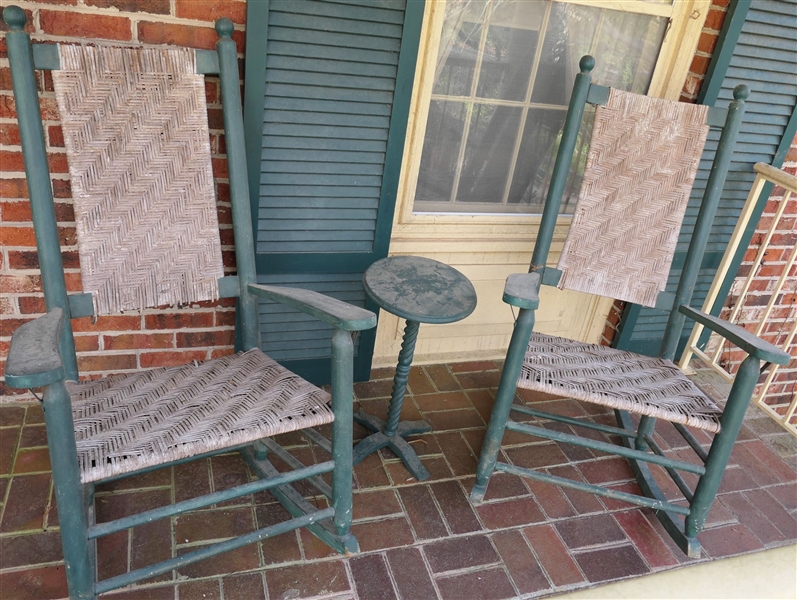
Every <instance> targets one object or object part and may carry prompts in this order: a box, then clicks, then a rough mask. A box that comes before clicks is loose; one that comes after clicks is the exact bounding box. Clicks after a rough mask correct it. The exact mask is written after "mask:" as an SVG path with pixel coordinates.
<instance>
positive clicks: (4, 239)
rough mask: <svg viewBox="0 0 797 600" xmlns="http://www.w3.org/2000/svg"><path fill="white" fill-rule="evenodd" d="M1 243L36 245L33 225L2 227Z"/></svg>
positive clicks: (4, 244)
mask: <svg viewBox="0 0 797 600" xmlns="http://www.w3.org/2000/svg"><path fill="white" fill-rule="evenodd" d="M0 244H2V245H3V246H30V247H34V246H36V235H35V234H34V233H33V227H32V226H30V227H13V226H12V227H5V226H3V227H0ZM3 289H7V288H5V287H4V288H3Z"/></svg>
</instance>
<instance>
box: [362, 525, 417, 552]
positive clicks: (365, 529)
mask: <svg viewBox="0 0 797 600" xmlns="http://www.w3.org/2000/svg"><path fill="white" fill-rule="evenodd" d="M351 532H352V533H353V534H354V535H355V537H356V538H357V539H358V540H359V542H360V550H362V551H363V552H371V551H372V550H384V549H385V548H398V547H401V546H408V545H410V544H412V543H413V541H414V539H413V535H412V531H411V530H410V526H409V524H408V523H407V520H406V519H404V518H398V519H385V520H383V521H368V522H366V523H355V524H354V525H352V528H351Z"/></svg>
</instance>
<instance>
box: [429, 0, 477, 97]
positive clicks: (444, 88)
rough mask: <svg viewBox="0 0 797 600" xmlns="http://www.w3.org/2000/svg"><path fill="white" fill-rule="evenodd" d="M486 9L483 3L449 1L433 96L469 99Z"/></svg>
mask: <svg viewBox="0 0 797 600" xmlns="http://www.w3.org/2000/svg"><path fill="white" fill-rule="evenodd" d="M486 10H487V3H486V2H469V1H467V0H452V1H450V2H449V3H447V4H446V15H445V20H444V22H443V32H442V35H441V36H440V49H439V50H438V52H437V69H436V70H435V82H434V87H433V88H432V93H433V94H439V95H442V96H470V93H471V86H472V85H473V74H474V73H475V71H476V58H477V56H478V54H479V44H480V43H481V36H482V25H481V21H482V20H483V18H484V13H485V11H486Z"/></svg>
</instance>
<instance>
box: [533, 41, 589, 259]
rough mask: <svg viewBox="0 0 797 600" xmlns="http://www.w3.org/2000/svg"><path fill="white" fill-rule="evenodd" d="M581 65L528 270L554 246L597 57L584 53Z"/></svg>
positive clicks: (545, 256) (546, 256) (579, 64)
mask: <svg viewBox="0 0 797 600" xmlns="http://www.w3.org/2000/svg"><path fill="white" fill-rule="evenodd" d="M578 66H579V68H580V69H581V72H580V73H579V74H578V75H576V81H575V84H574V85H573V93H572V95H571V96H570V104H569V105H568V107H567V117H566V118H565V126H564V129H563V130H562V139H561V141H560V142H559V149H558V150H557V152H556V162H555V163H554V167H553V173H552V175H551V184H550V185H549V186H548V195H547V196H546V197H545V208H543V212H542V220H541V221H540V229H539V231H538V232H537V241H536V243H535V244H534V252H533V254H532V256H531V266H530V267H529V272H532V271H534V270H536V269H538V268H540V267H544V266H545V263H546V262H547V260H548V252H549V251H550V249H551V241H552V240H553V232H554V229H555V227H556V220H557V218H558V217H559V208H560V207H561V205H562V194H564V190H565V185H566V184H567V176H568V174H569V172H570V163H571V162H572V160H573V151H574V150H575V147H576V141H577V140H578V131H579V129H580V128H581V119H582V117H583V115H584V107H585V106H586V104H587V94H588V93H589V86H590V83H591V80H592V76H591V75H590V72H591V71H592V69H594V68H595V59H594V58H592V57H591V56H590V55H588V54H587V55H585V56H582V57H581V60H580V61H579V63H578Z"/></svg>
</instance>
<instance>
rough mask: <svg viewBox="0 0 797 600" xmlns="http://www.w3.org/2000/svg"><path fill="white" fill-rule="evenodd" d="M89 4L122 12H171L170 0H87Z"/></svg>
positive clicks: (164, 13) (161, 13)
mask: <svg viewBox="0 0 797 600" xmlns="http://www.w3.org/2000/svg"><path fill="white" fill-rule="evenodd" d="M86 4H87V5H88V6H96V7H98V8H117V9H119V10H120V11H122V12H145V13H150V14H155V15H168V14H169V9H170V7H169V0H86Z"/></svg>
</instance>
